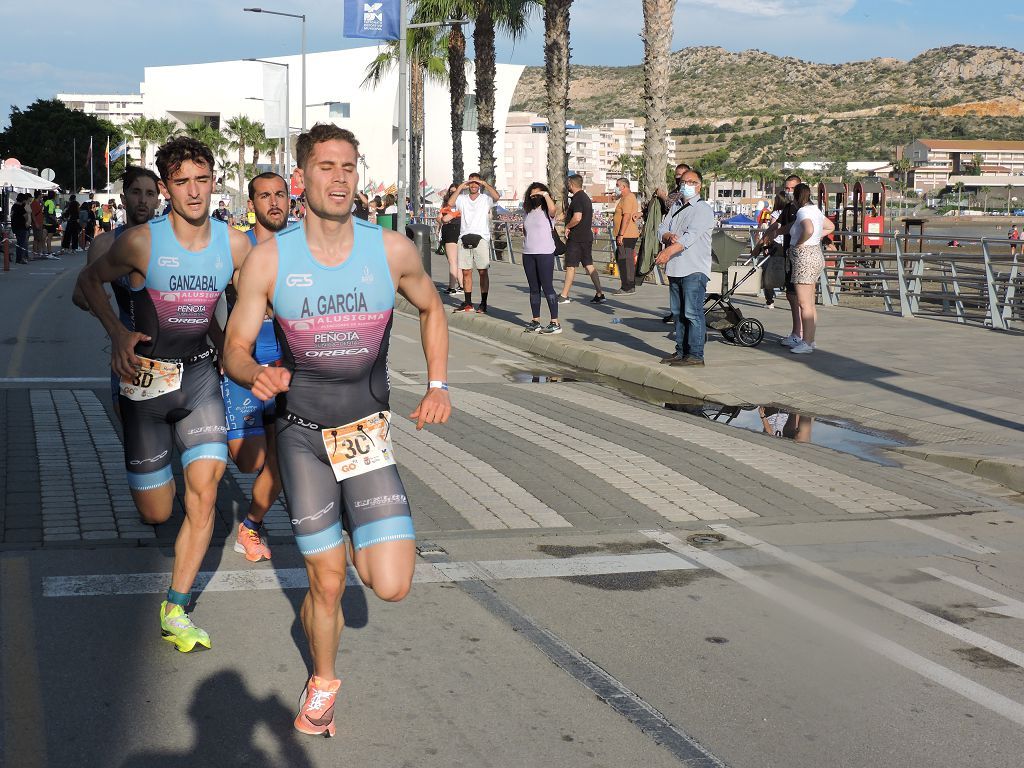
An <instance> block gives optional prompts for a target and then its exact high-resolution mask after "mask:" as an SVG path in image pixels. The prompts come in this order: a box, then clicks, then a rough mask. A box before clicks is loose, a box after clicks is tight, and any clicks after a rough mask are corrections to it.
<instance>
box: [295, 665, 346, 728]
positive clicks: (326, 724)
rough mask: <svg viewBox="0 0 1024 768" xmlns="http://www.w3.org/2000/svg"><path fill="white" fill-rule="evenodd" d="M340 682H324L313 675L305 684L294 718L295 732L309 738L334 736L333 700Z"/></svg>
mask: <svg viewBox="0 0 1024 768" xmlns="http://www.w3.org/2000/svg"><path fill="white" fill-rule="evenodd" d="M339 688H341V680H324V679H322V678H319V677H317V676H316V675H313V676H312V677H311V678H309V682H308V683H306V690H305V691H304V692H303V694H302V702H301V704H299V714H298V716H296V718H295V730H297V731H299V732H300V733H305V734H308V735H310V736H319V735H320V734H326V735H327V736H333V735H334V699H335V698H336V697H337V695H338V689H339Z"/></svg>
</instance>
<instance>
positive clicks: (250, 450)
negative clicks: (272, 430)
mask: <svg viewBox="0 0 1024 768" xmlns="http://www.w3.org/2000/svg"><path fill="white" fill-rule="evenodd" d="M228 454H229V455H230V456H231V460H232V461H234V462H235V466H236V467H238V469H239V470H240V471H241V472H245V473H246V474H251V473H253V472H259V471H260V469H261V468H262V467H263V464H264V462H265V461H266V460H267V440H266V436H265V435H247V436H246V437H236V438H234V439H233V440H228Z"/></svg>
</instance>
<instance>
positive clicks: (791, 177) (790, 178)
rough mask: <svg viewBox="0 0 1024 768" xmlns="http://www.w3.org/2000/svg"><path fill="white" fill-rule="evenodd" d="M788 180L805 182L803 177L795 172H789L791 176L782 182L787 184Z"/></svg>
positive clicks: (799, 182)
mask: <svg viewBox="0 0 1024 768" xmlns="http://www.w3.org/2000/svg"><path fill="white" fill-rule="evenodd" d="M787 181H795V182H796V183H797V184H801V183H803V179H801V178H800V177H799V176H797V175H796V174H795V173H791V174H789V176H787V177H786V179H785V181H783V182H782V183H783V184H785V183H786V182H787Z"/></svg>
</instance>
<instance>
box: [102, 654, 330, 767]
mask: <svg viewBox="0 0 1024 768" xmlns="http://www.w3.org/2000/svg"><path fill="white" fill-rule="evenodd" d="M298 693H299V691H298V690H297V691H296V700H297V699H298ZM188 715H189V718H190V719H191V720H192V725H193V727H194V728H195V738H194V741H193V745H192V747H191V748H187V749H184V750H182V751H176V752H170V751H169V752H159V751H152V752H141V753H139V754H137V755H133V756H131V757H129V758H128V759H127V760H125V761H124V762H123V763H121V766H120V768H180V767H181V766H217V767H218V768H264V766H265V767H266V768H272V766H285V765H286V766H289V768H306V767H307V766H309V767H310V768H311V767H312V763H311V762H310V760H309V757H308V755H307V754H306V751H305V750H304V749H303V748H302V746H301V745H300V744H299V739H300V738H302V737H301V736H300V734H299V733H298V732H296V731H295V730H294V729H293V728H292V720H293V719H294V717H295V712H294V711H293V709H292V707H291V706H289V705H286V704H285V703H284V702H283V701H281V699H280V698H279V697H268V698H266V699H257V698H256V697H255V696H253V695H252V693H250V691H249V690H248V688H246V685H245V682H244V681H243V680H242V678H241V677H240V676H239V675H238V674H237V673H236V672H221V673H218V674H216V675H213V676H212V677H209V678H207V679H206V680H205V681H203V682H202V683H200V685H199V686H198V687H197V688H196V691H195V694H194V696H193V699H192V704H191V706H189V709H188ZM260 726H262V727H263V729H264V731H269V732H270V734H271V735H272V736H273V739H274V742H275V747H276V748H275V749H273V750H270V751H268V750H265V749H263V748H262V747H260V746H257V745H256V741H257V740H256V738H255V731H256V730H257V729H258V728H260Z"/></svg>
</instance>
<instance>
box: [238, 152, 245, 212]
mask: <svg viewBox="0 0 1024 768" xmlns="http://www.w3.org/2000/svg"><path fill="white" fill-rule="evenodd" d="M244 188H245V142H244V141H242V138H241V137H239V138H238V204H239V205H241V202H242V200H243V199H244V197H243V196H244V195H245V193H244V192H243V191H242V190H243V189H244Z"/></svg>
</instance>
